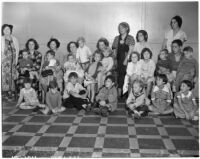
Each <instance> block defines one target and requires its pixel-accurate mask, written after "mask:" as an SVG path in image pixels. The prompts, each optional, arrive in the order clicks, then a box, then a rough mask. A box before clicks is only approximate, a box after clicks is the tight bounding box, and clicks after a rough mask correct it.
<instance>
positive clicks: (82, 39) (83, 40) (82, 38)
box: [77, 36, 85, 43]
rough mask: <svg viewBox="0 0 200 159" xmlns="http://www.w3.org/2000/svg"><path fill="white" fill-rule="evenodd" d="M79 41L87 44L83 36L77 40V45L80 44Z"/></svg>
mask: <svg viewBox="0 0 200 159" xmlns="http://www.w3.org/2000/svg"><path fill="white" fill-rule="evenodd" d="M79 41H82V42H84V43H85V38H84V37H83V36H80V37H78V39H77V43H78V42H79Z"/></svg>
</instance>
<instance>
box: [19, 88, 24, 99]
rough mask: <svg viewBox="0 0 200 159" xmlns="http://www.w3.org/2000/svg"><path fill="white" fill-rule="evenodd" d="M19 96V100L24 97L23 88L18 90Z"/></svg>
mask: <svg viewBox="0 0 200 159" xmlns="http://www.w3.org/2000/svg"><path fill="white" fill-rule="evenodd" d="M19 96H20V98H23V97H24V90H23V88H22V89H21V90H20V93H19Z"/></svg>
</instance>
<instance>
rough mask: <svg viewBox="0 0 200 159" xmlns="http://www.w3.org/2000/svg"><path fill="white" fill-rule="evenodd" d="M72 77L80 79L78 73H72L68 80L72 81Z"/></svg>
mask: <svg viewBox="0 0 200 159" xmlns="http://www.w3.org/2000/svg"><path fill="white" fill-rule="evenodd" d="M72 77H74V78H78V74H77V73H76V72H71V73H70V74H69V76H68V78H69V79H70V78H72Z"/></svg>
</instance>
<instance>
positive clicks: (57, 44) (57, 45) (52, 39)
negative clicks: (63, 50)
mask: <svg viewBox="0 0 200 159" xmlns="http://www.w3.org/2000/svg"><path fill="white" fill-rule="evenodd" d="M52 41H54V42H55V43H56V48H59V47H60V42H59V41H58V39H56V38H51V39H50V40H49V42H48V43H47V47H48V48H49V49H51V48H50V44H51V42H52Z"/></svg>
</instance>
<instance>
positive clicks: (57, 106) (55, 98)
mask: <svg viewBox="0 0 200 159" xmlns="http://www.w3.org/2000/svg"><path fill="white" fill-rule="evenodd" d="M61 98H62V97H61V94H60V92H59V91H58V85H57V83H56V81H51V82H50V83H49V91H48V92H47V95H46V103H47V107H46V109H45V110H44V111H43V113H44V114H51V113H60V112H63V111H64V110H65V108H64V107H62V106H61V104H62V100H61Z"/></svg>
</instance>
